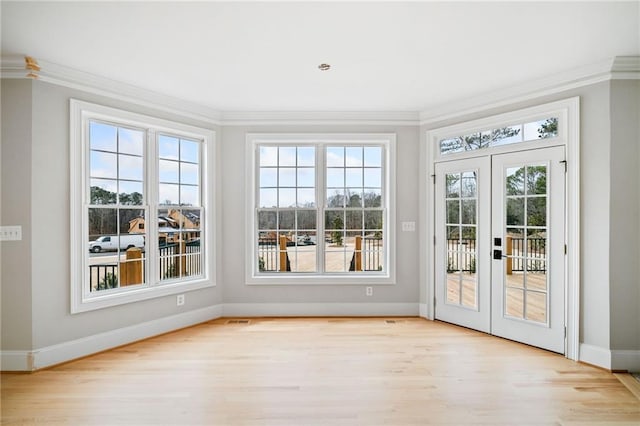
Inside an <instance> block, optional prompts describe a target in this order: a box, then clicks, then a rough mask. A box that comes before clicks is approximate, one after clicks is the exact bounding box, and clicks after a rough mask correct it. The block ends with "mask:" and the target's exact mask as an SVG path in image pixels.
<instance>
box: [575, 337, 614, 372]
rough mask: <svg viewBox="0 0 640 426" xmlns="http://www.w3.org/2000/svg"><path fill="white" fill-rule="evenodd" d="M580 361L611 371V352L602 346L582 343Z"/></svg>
mask: <svg viewBox="0 0 640 426" xmlns="http://www.w3.org/2000/svg"><path fill="white" fill-rule="evenodd" d="M579 360H580V361H582V362H585V363H587V364H591V365H595V366H597V367H602V368H606V369H607V370H611V351H610V350H609V349H606V348H601V347H600V346H593V345H588V344H586V343H580V356H579Z"/></svg>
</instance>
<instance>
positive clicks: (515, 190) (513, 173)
mask: <svg viewBox="0 0 640 426" xmlns="http://www.w3.org/2000/svg"><path fill="white" fill-rule="evenodd" d="M506 174H507V182H506V183H507V185H506V189H507V192H506V193H507V195H524V167H520V168H509V169H507V173H506Z"/></svg>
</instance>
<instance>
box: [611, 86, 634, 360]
mask: <svg viewBox="0 0 640 426" xmlns="http://www.w3.org/2000/svg"><path fill="white" fill-rule="evenodd" d="M639 126H640V81H638V80H635V81H623V80H614V81H612V82H611V206H610V212H611V213H610V215H611V236H610V238H611V240H610V241H611V243H610V252H609V258H610V265H611V269H610V271H611V274H610V276H611V299H610V301H609V302H610V304H611V348H612V349H618V350H627V349H640V278H639V277H640V238H639V237H638V236H640V167H639V166H640V161H639V159H640V127H639Z"/></svg>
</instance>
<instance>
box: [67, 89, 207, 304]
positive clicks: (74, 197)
mask: <svg viewBox="0 0 640 426" xmlns="http://www.w3.org/2000/svg"><path fill="white" fill-rule="evenodd" d="M176 114H177V113H176ZM91 120H96V121H102V122H109V123H113V124H114V125H116V126H119V125H121V126H131V127H136V128H139V129H144V130H145V131H146V135H147V140H146V141H145V149H144V153H145V154H144V155H145V157H144V169H145V171H144V188H145V194H146V200H145V203H146V204H144V205H142V206H140V210H145V212H146V213H145V219H146V221H145V233H146V235H147V238H146V250H147V252H148V253H157V251H158V241H157V238H153V237H152V236H154V235H156V234H157V228H158V224H157V210H158V208H164V207H165V206H158V200H157V187H158V166H157V164H158V158H157V147H156V145H157V134H160V133H162V134H171V135H175V136H178V137H183V138H185V139H192V140H200V141H202V150H201V171H200V185H201V204H200V206H199V207H201V208H202V210H203V218H204V220H203V221H202V222H203V226H202V229H201V235H202V237H201V244H202V250H203V251H204V256H203V260H202V262H203V263H202V272H203V273H202V275H199V276H197V277H194V278H189V277H185V278H184V279H177V280H166V281H162V282H160V280H159V272H158V271H157V269H158V256H147V257H146V262H147V264H146V270H147V273H146V282H145V284H144V285H141V286H132V287H130V288H126V289H119V290H118V291H111V290H109V291H104V292H90V291H89V285H88V265H87V259H88V256H87V253H88V241H89V240H88V228H87V215H86V214H85V210H86V208H87V205H88V203H89V200H88V199H87V196H88V192H89V191H87V185H89V170H88V163H89V161H88V159H89V140H88V127H89V122H90V121H91ZM215 151H216V150H215V132H213V131H212V130H209V129H204V128H199V127H195V126H191V125H186V124H182V123H178V122H174V121H169V120H165V119H160V118H155V117H151V116H147V115H142V114H138V113H133V112H129V111H125V110H121V109H117V108H111V107H107V106H103V105H98V104H93V103H89V102H84V101H80V100H76V99H71V100H70V150H69V152H70V159H69V161H70V163H69V164H70V167H69V171H70V247H71V265H70V267H71V269H70V271H71V277H70V278H71V279H70V286H71V288H70V294H71V313H72V314H75V313H80V312H86V311H92V310H96V309H102V308H106V307H110V306H118V305H122V304H126V303H132V302H137V301H141V300H147V299H152V298H156V297H161V296H168V295H173V294H177V293H182V292H185V291H190V290H196V289H200V288H205V287H212V286H214V285H215V284H216V283H215V271H213V270H212V267H213V265H214V264H215V262H214V259H215V258H216V257H215V256H216V254H215V248H216V242H215V236H214V233H213V230H214V228H215V205H214V200H215V187H214V185H212V184H211V182H212V180H213V177H214V170H213V167H214V164H216V163H215ZM166 208H171V206H166Z"/></svg>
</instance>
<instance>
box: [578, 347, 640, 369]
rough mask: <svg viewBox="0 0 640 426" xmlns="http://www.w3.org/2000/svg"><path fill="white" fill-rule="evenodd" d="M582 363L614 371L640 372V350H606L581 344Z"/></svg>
mask: <svg viewBox="0 0 640 426" xmlns="http://www.w3.org/2000/svg"><path fill="white" fill-rule="evenodd" d="M580 361H582V362H585V363H587V364H591V365H595V366H598V367H602V368H606V369H607V370H612V371H624V370H626V371H629V372H636V371H640V350H619V349H617V350H616V349H606V348H601V347H599V346H593V345H587V344H584V343H582V344H580Z"/></svg>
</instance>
